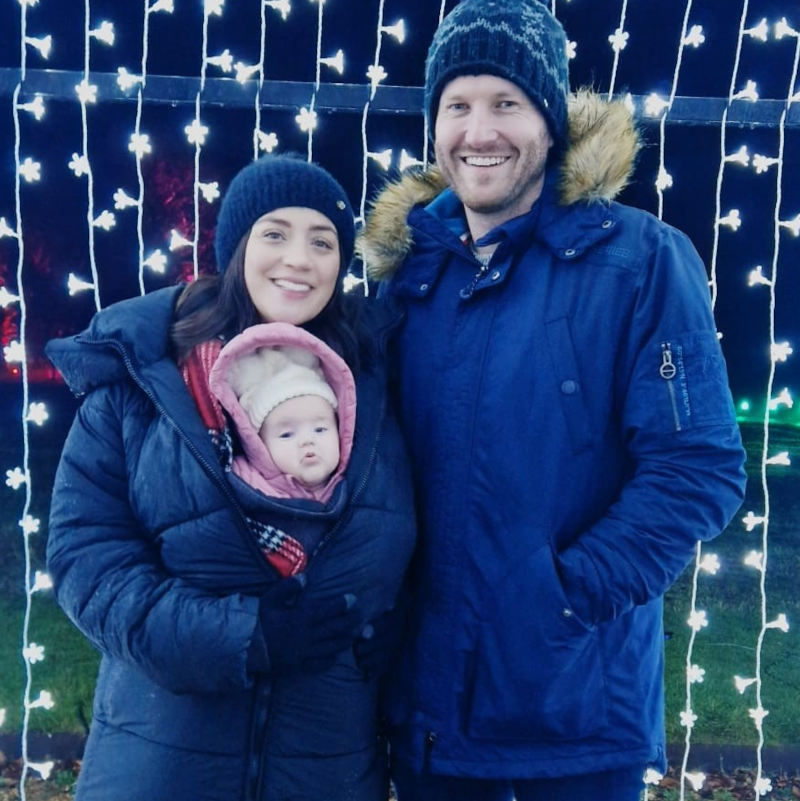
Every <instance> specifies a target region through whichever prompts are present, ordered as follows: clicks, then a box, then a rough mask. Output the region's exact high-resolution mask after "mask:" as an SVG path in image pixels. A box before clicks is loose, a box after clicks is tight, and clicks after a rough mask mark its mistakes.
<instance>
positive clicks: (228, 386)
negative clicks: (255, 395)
mask: <svg viewBox="0 0 800 801" xmlns="http://www.w3.org/2000/svg"><path fill="white" fill-rule="evenodd" d="M259 348H277V349H279V348H301V349H302V350H305V351H308V352H309V353H311V354H313V355H314V356H316V357H317V359H319V366H320V368H321V369H322V372H323V375H324V376H325V380H326V381H327V383H328V384H329V385H330V387H331V389H332V390H333V393H334V395H335V396H336V400H337V404H338V405H337V410H336V414H337V418H338V422H339V450H340V457H339V466H338V467H337V468H336V471H335V472H334V474H333V475H332V476H331V477H330V479H329V480H328V481H327V483H326V484H325V486H324V487H323V488H322V489H320V490H316V491H311V490H308V489H307V488H305V487H304V486H303V485H302V484H300V483H299V482H298V481H297V480H296V479H295V478H294V477H292V476H288V475H286V474H285V473H282V472H281V471H280V470H278V468H277V467H276V466H275V463H274V462H273V461H272V457H271V456H270V454H269V451H268V450H267V448H266V446H265V445H264V443H263V442H262V440H261V437H260V436H259V434H258V431H256V429H255V428H254V427H253V424H252V423H251V421H250V416H249V415H248V413H247V412H246V411H245V409H244V408H243V407H242V405H241V403H240V402H239V400H238V398H237V396H236V392H235V391H234V388H233V386H232V384H233V383H234V382H235V380H236V378H237V367H238V365H239V364H240V363H241V359H242V358H243V357H244V356H247V355H250V354H253V353H254V352H255V351H257V350H258V349H259ZM208 383H209V387H210V389H211V392H212V393H213V394H214V396H215V397H216V398H217V399H218V400H219V402H220V403H221V404H222V407H223V408H224V409H225V411H226V412H227V413H228V414H229V415H230V417H231V419H232V420H233V423H234V425H235V426H236V430H237V432H238V434H239V439H240V441H241V443H242V450H243V451H244V457H237V458H236V459H235V460H234V464H233V469H234V472H235V473H236V474H237V475H238V476H239V477H240V478H242V479H244V480H245V481H247V482H248V483H249V484H251V485H252V486H255V487H256V488H257V489H260V490H261V491H262V492H264V493H265V494H267V495H271V496H274V497H278V498H311V499H314V500H318V501H322V502H325V501H326V500H328V498H329V497H330V495H331V493H332V492H333V488H334V486H335V485H336V484H337V483H338V481H339V480H340V479H341V477H342V474H343V473H344V471H345V468H346V467H347V463H348V461H349V459H350V453H351V451H352V449H353V435H354V432H355V423H356V388H355V381H354V379H353V374H352V372H351V371H350V368H349V367H348V366H347V364H346V363H345V361H344V360H343V359H342V358H341V357H340V356H339V355H338V354H336V353H335V352H334V351H333V350H331V348H329V347H328V346H327V345H326V344H325V343H324V342H322V340H320V339H317V337H315V336H313V335H312V334H309V333H308V331H305V330H303V329H302V328H298V327H297V326H294V325H290V324H289V323H263V324H261V325H254V326H251V327H250V328H248V329H246V330H245V331H243V332H242V333H241V334H239V335H238V336H235V337H234V338H233V339H231V341H230V342H228V343H227V345H225V347H223V348H222V350H221V351H220V353H219V357H218V358H217V360H216V362H215V363H214V366H213V367H212V368H211V372H210V374H209V379H208Z"/></svg>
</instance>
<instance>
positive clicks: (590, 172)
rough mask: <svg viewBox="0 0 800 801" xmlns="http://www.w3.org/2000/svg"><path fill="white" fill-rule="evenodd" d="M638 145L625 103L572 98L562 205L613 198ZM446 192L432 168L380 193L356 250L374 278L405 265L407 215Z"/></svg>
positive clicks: (591, 95)
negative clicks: (415, 207) (416, 207)
mask: <svg viewBox="0 0 800 801" xmlns="http://www.w3.org/2000/svg"><path fill="white" fill-rule="evenodd" d="M639 147H640V141H639V134H638V132H637V130H636V127H635V125H634V121H633V115H632V113H631V111H630V110H629V109H628V107H627V106H626V105H625V104H624V103H623V102H622V101H620V100H614V101H607V100H604V99H603V98H602V97H601V96H600V95H598V94H596V93H595V92H592V91H589V90H581V91H579V92H577V93H576V94H574V95H572V96H571V97H570V101H569V141H568V146H567V151H566V153H565V155H564V157H563V159H562V160H561V162H560V164H559V165H558V167H557V168H556V169H557V170H558V171H559V176H558V188H559V202H560V203H561V204H562V205H564V206H569V205H571V204H573V203H579V202H584V203H593V202H605V203H608V202H610V201H611V200H613V199H614V198H615V197H616V196H617V195H618V194H619V193H620V192H621V191H622V189H623V188H624V187H625V185H626V184H627V182H628V180H629V179H630V176H631V173H632V172H633V167H634V163H635V160H636V154H637V153H638V151H639ZM446 188H447V182H446V181H445V179H444V177H443V176H442V174H441V173H440V172H439V170H438V169H437V168H436V167H431V168H430V169H427V170H422V171H417V172H412V173H407V174H405V175H404V176H403V177H401V178H400V179H399V180H398V181H396V182H394V183H391V184H389V185H388V186H386V187H385V188H384V189H383V190H382V191H381V193H380V195H378V197H377V199H376V200H375V201H374V202H373V204H372V208H371V211H370V213H369V215H368V216H367V219H366V223H365V226H364V230H363V231H362V233H361V234H360V235H359V238H358V242H357V246H356V247H357V251H358V254H359V256H360V257H361V258H362V259H363V260H364V262H365V263H366V265H367V269H368V272H369V275H370V277H371V278H373V279H374V280H376V281H382V280H385V279H387V278H389V277H391V275H392V274H393V273H394V271H395V270H396V269H397V268H398V267H399V266H400V264H402V262H403V261H404V260H405V258H406V256H407V255H408V254H409V252H410V251H411V247H412V245H413V236H412V232H411V228H410V227H409V226H408V224H407V222H406V220H407V217H408V214H409V212H410V211H411V209H412V208H414V206H417V205H420V204H427V203H430V202H431V201H432V200H433V199H434V198H435V197H436V196H437V195H439V194H440V193H441V192H442V191H443V190H444V189H446Z"/></svg>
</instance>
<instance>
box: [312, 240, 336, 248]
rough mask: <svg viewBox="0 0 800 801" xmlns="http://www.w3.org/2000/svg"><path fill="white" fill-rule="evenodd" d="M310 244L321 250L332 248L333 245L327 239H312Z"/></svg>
mask: <svg viewBox="0 0 800 801" xmlns="http://www.w3.org/2000/svg"><path fill="white" fill-rule="evenodd" d="M311 244H312V245H314V247H316V248H322V249H323V250H333V245H332V244H331V243H330V242H328V240H327V239H314V240H313V241H312V243H311Z"/></svg>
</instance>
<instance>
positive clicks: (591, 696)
mask: <svg viewBox="0 0 800 801" xmlns="http://www.w3.org/2000/svg"><path fill="white" fill-rule="evenodd" d="M565 48H566V39H565V36H564V32H563V30H562V28H561V26H560V24H559V23H558V22H557V21H556V20H555V19H554V17H553V16H552V15H551V14H550V12H549V10H548V9H547V8H546V6H545V5H543V4H540V3H539V2H537V1H536V0H464V1H463V2H462V3H461V4H460V5H458V6H457V7H456V8H455V9H454V10H453V11H452V12H451V13H450V14H449V16H448V17H447V18H446V19H445V20H444V21H443V22H442V24H441V26H440V27H439V29H438V30H437V32H436V34H435V36H434V39H433V42H432V44H431V47H430V50H429V52H428V58H427V62H426V77H425V112H426V114H427V118H428V121H429V123H430V125H431V126H432V127H431V130H432V132H433V139H434V145H435V153H436V161H437V164H438V172H437V171H432V172H430V173H428V174H424V175H415V176H411V177H408V178H405V179H403V180H402V181H401V182H400V184H399V185H396V186H393V187H389V188H388V189H387V190H385V192H384V193H383V195H382V196H381V198H380V199H379V200H378V202H377V203H376V206H375V208H374V209H373V212H372V214H371V216H370V220H369V222H368V225H367V229H366V231H365V236H364V238H363V240H362V252H363V254H364V256H365V258H366V260H367V263H368V264H369V266H370V269H371V270H372V274H373V276H374V277H376V278H379V279H383V280H384V281H385V284H384V285H383V287H382V292H383V294H384V295H387V296H389V297H390V298H392V299H394V300H395V301H396V302H398V303H399V304H400V306H401V307H402V309H403V311H404V321H403V324H402V329H401V331H400V333H399V334H398V338H397V342H396V345H397V347H396V358H397V369H398V396H399V403H400V407H401V412H402V417H403V421H404V427H405V432H406V435H407V438H408V442H409V446H410V448H411V451H412V456H413V461H414V463H415V471H416V474H415V480H416V490H417V493H418V502H419V509H420V522H421V525H422V530H421V543H420V548H419V553H418V556H417V559H416V563H415V566H414V571H413V574H412V577H411V579H412V585H413V589H414V596H415V597H414V601H415V605H414V612H413V615H412V624H411V627H410V628H411V630H410V634H409V643H408V646H407V648H406V651H405V653H404V656H403V659H402V660H401V664H400V665H399V666H398V670H397V675H396V676H395V678H394V681H393V683H392V684H393V690H392V692H393V697H392V698H391V699H390V702H389V709H388V716H389V721H390V724H391V733H392V754H393V762H394V764H393V776H394V780H395V783H396V786H397V790H398V794H399V798H400V801H450V800H452V801H455V799H458V801H475V800H476V799H491V801H510V799H511V798H512V795H513V796H514V797H515V798H516V799H517V801H533V800H534V799H536V800H537V801H538V800H539V799H547V801H569V800H570V799H581V801H587V800H588V799H591V801H633V799H638V798H639V794H640V792H641V790H642V787H643V784H642V777H643V774H644V772H645V769H646V768H647V767H648V766H653V767H655V768H658V769H660V770H662V771H663V770H664V769H665V754H664V732H663V729H664V723H663V689H662V672H663V656H662V646H663V639H664V637H663V630H662V596H663V594H664V592H665V591H666V590H667V588H668V587H669V586H670V585H671V584H672V582H673V581H674V580H675V579H676V577H677V576H678V575H679V574H680V573H681V572H682V570H683V569H684V567H685V566H686V564H687V563H688V562H689V561H690V559H691V557H692V555H693V554H694V552H695V547H696V542H697V540H708V539H710V538H712V537H714V536H716V535H717V534H719V532H720V531H721V530H722V529H723V528H724V527H725V525H726V524H727V523H728V522H729V520H730V519H731V517H732V516H733V514H734V513H735V511H736V509H737V508H738V506H739V504H740V502H741V500H742V497H743V489H744V471H743V461H744V453H743V450H742V446H741V440H740V437H739V433H738V430H737V427H736V422H735V419H734V411H733V405H732V402H731V397H730V392H729V389H728V385H727V379H726V373H725V365H724V362H723V358H722V354H721V352H720V348H719V344H718V340H717V336H716V332H715V328H714V322H713V320H712V316H711V310H710V304H709V294H708V285H707V276H706V273H705V270H704V268H703V265H702V263H701V262H700V259H699V257H698V255H697V253H696V252H695V250H694V248H693V247H692V245H691V244H690V242H689V241H688V239H687V238H686V237H685V236H684V235H683V234H681V233H680V232H678V231H676V230H674V229H673V228H671V227H669V226H667V225H665V224H663V223H661V222H659V221H658V220H657V219H655V218H654V217H652V216H651V215H649V214H646V213H644V212H642V211H639V210H635V209H631V208H628V207H625V206H621V205H619V204H617V203H614V202H612V200H611V198H612V197H613V196H614V195H615V194H616V193H617V192H618V191H619V190H620V189H621V188H622V186H623V185H624V183H625V181H626V178H627V176H628V174H629V172H630V170H631V167H632V163H633V159H634V156H635V154H636V150H637V147H638V143H637V139H636V135H635V132H634V129H633V125H632V122H631V119H630V114H629V113H628V111H627V110H626V109H625V107H624V106H623V105H622V104H607V103H605V102H603V101H601V100H600V99H598V98H597V97H596V96H593V95H591V94H586V93H584V94H582V95H581V96H579V97H578V98H577V99H576V100H575V101H574V103H573V106H572V108H571V110H570V125H569V135H568V125H567V93H568V79H567V64H566V55H565Z"/></svg>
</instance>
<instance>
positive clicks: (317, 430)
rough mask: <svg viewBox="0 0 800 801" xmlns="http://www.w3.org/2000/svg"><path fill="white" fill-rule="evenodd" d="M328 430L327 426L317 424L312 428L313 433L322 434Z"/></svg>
mask: <svg viewBox="0 0 800 801" xmlns="http://www.w3.org/2000/svg"><path fill="white" fill-rule="evenodd" d="M327 430H328V426H317V427H316V428H315V429H314V433H315V434H324V433H325V432H326V431H327Z"/></svg>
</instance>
